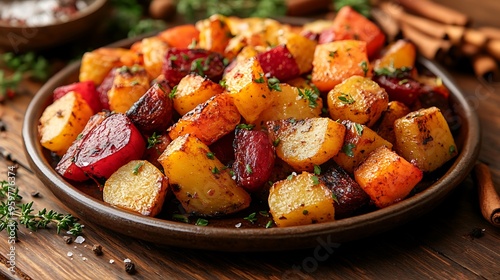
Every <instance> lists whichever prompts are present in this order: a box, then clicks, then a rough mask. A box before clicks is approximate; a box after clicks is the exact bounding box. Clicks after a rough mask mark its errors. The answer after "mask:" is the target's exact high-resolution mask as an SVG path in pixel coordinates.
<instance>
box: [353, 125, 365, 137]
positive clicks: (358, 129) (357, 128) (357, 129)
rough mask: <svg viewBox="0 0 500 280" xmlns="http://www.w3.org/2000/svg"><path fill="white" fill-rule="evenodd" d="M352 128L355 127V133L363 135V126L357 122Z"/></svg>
mask: <svg viewBox="0 0 500 280" xmlns="http://www.w3.org/2000/svg"><path fill="white" fill-rule="evenodd" d="M354 129H356V133H357V134H358V135H359V136H361V135H363V126H362V125H360V124H359V123H355V124H354Z"/></svg>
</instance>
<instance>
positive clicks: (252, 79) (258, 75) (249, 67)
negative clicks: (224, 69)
mask: <svg viewBox="0 0 500 280" xmlns="http://www.w3.org/2000/svg"><path fill="white" fill-rule="evenodd" d="M225 80H226V89H227V90H228V91H229V92H230V94H231V97H232V98H233V100H234V104H235V105H236V107H237V108H238V111H239V112H240V114H241V115H242V116H243V118H244V119H245V121H246V122H247V123H254V122H255V121H256V120H257V118H258V117H259V115H260V113H262V112H263V111H264V110H266V109H268V108H269V107H270V106H271V104H272V98H273V97H274V95H273V94H272V93H271V90H270V89H269V87H268V80H267V78H266V77H265V76H264V70H263V69H262V67H261V66H260V63H259V61H258V60H257V59H256V58H249V59H247V60H245V61H244V62H242V63H238V64H237V65H236V67H234V68H233V69H232V70H231V71H229V72H228V73H227V74H226V76H225Z"/></svg>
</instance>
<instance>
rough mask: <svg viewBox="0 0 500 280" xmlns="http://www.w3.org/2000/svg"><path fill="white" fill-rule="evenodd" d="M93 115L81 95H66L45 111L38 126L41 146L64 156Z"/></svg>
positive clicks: (70, 93) (71, 93)
mask: <svg viewBox="0 0 500 280" xmlns="http://www.w3.org/2000/svg"><path fill="white" fill-rule="evenodd" d="M93 114H94V113H93V111H92V109H91V108H90V106H89V105H88V104H87V102H86V101H85V100H84V99H83V98H82V96H81V95H80V94H79V93H76V92H74V91H72V92H69V93H67V94H65V95H64V96H63V97H61V98H59V99H57V100H55V101H54V103H52V104H51V105H49V106H48V107H47V108H45V110H44V111H43V113H42V116H41V117H40V124H39V125H38V134H39V135H40V144H41V145H42V146H43V147H45V148H47V149H48V150H50V151H52V152H54V153H56V154H57V155H59V156H62V155H63V154H64V153H66V151H67V150H68V148H69V147H70V146H71V144H72V143H73V141H75V139H76V138H77V137H78V134H80V132H82V130H83V128H84V127H85V125H86V124H87V122H88V120H89V119H90V117H91V116H92V115H93Z"/></svg>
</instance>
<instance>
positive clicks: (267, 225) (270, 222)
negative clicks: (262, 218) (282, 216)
mask: <svg viewBox="0 0 500 280" xmlns="http://www.w3.org/2000/svg"><path fill="white" fill-rule="evenodd" d="M271 227H273V221H271V220H269V221H267V224H266V228H271Z"/></svg>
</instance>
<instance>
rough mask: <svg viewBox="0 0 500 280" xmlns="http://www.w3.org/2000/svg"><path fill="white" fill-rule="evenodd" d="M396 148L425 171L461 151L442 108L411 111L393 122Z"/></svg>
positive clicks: (433, 168)
mask: <svg viewBox="0 0 500 280" xmlns="http://www.w3.org/2000/svg"><path fill="white" fill-rule="evenodd" d="M394 132H395V134H396V149H397V150H396V151H397V152H398V154H400V155H401V156H402V157H404V158H405V159H406V160H408V161H410V162H411V163H413V164H415V165H416V166H418V168H420V169H421V170H422V171H424V172H430V171H434V170H436V169H437V168H439V167H440V166H441V165H443V164H444V163H445V162H447V161H448V160H450V159H452V158H453V157H455V156H456V155H457V154H458V149H457V145H456V144H455V140H454V139H453V135H452V134H451V132H450V128H449V127H448V123H447V122H446V120H445V118H444V117H443V114H441V110H439V109H438V108H436V107H431V108H427V109H420V110H418V111H415V112H411V113H409V114H408V115H406V116H405V117H403V118H400V119H397V120H396V122H395V123H394Z"/></svg>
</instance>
